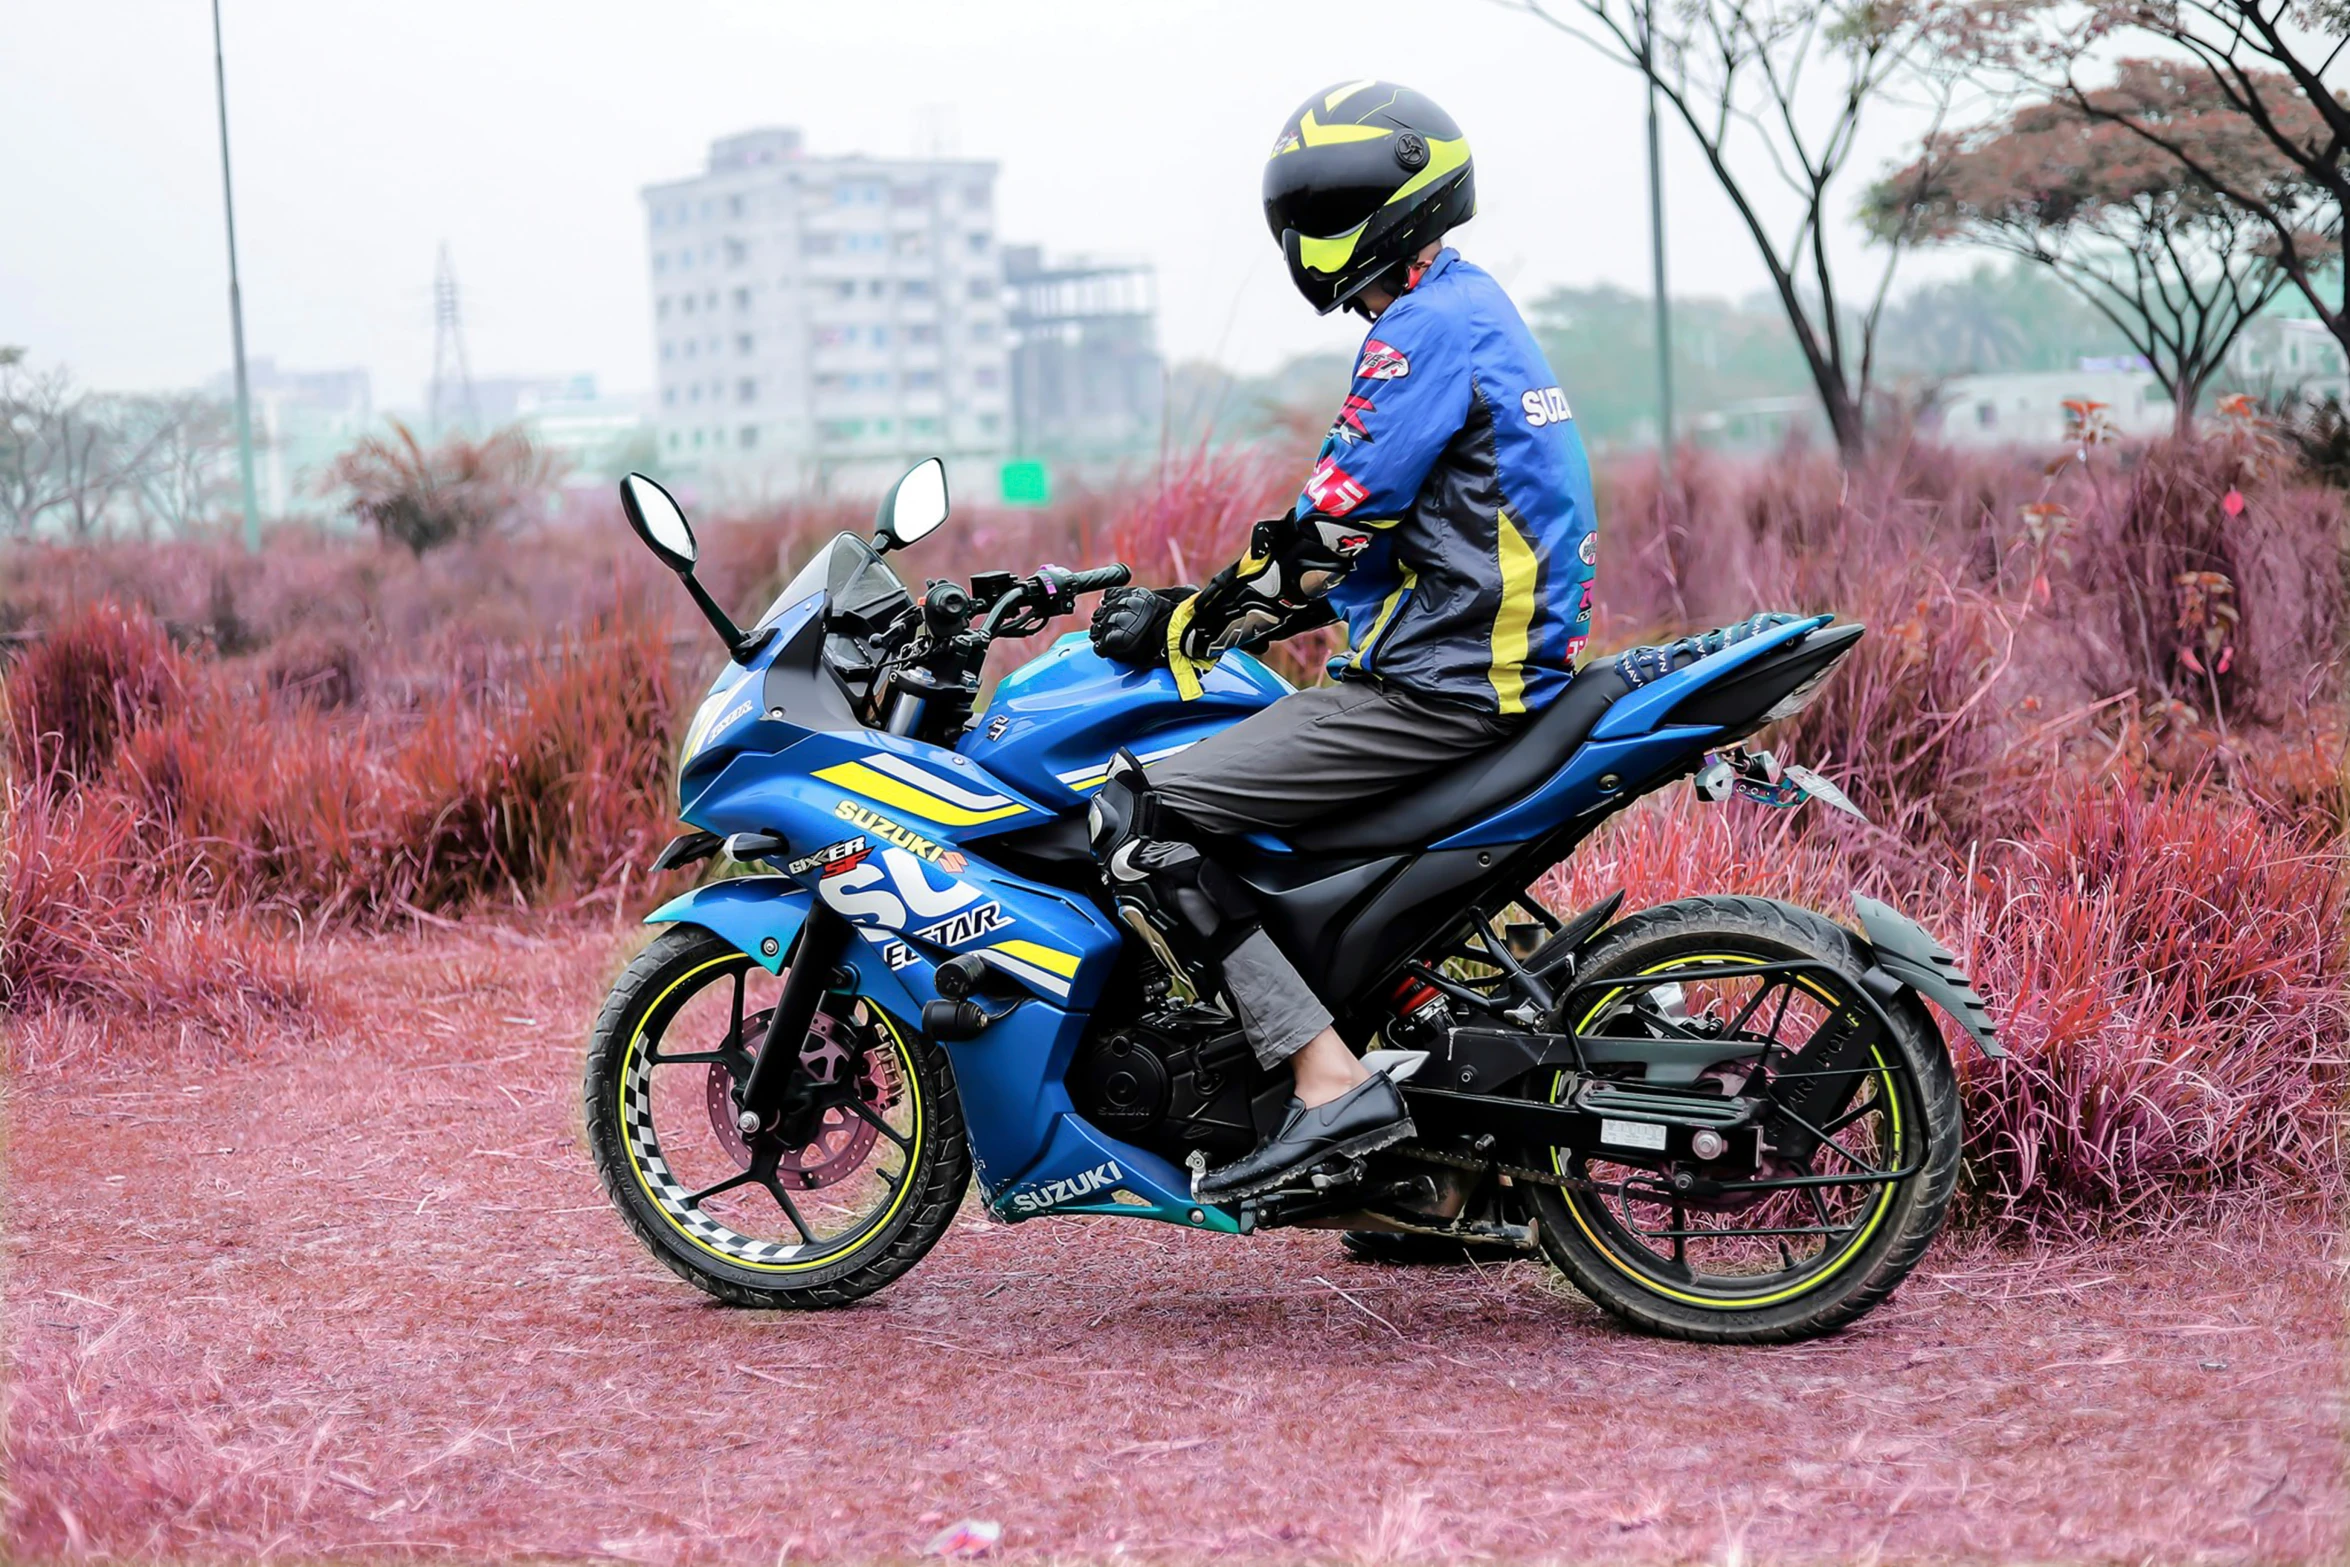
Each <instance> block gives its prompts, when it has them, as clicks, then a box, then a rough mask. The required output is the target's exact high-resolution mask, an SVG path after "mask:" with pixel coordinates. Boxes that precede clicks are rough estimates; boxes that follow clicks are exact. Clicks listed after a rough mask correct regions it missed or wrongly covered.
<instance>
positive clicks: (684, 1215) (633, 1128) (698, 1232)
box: [620, 1041, 808, 1267]
mask: <svg viewBox="0 0 2350 1567" xmlns="http://www.w3.org/2000/svg"><path fill="white" fill-rule="evenodd" d="M652 1076H653V1062H652V1060H651V1057H650V1053H649V1052H648V1051H646V1050H645V1049H643V1048H642V1042H641V1041H640V1047H639V1048H638V1049H637V1050H636V1051H635V1052H634V1053H633V1055H632V1056H631V1058H630V1060H629V1065H628V1075H627V1078H626V1080H625V1082H624V1084H623V1086H622V1089H621V1097H620V1113H621V1120H622V1122H623V1123H624V1125H625V1126H626V1128H627V1132H628V1148H629V1152H630V1153H631V1154H633V1155H635V1158H636V1167H637V1172H638V1176H639V1178H640V1179H641V1180H642V1182H643V1184H644V1187H645V1190H646V1191H648V1192H650V1193H651V1194H652V1197H653V1200H654V1201H655V1202H657V1203H659V1204H660V1205H661V1208H662V1210H663V1211H664V1212H666V1213H667V1214H668V1215H669V1216H670V1217H671V1218H672V1219H674V1220H676V1221H677V1223H678V1224H679V1225H680V1226H681V1227H682V1228H684V1229H686V1230H689V1231H691V1232H692V1233H693V1235H694V1236H695V1237H696V1238H697V1239H698V1240H700V1241H701V1242H702V1244H704V1245H705V1246H708V1247H709V1248H710V1249H711V1250H713V1251H716V1252H719V1253H721V1254H722V1255H725V1256H728V1257H732V1258H733V1259H735V1260H736V1261H737V1262H742V1263H747V1264H748V1265H750V1266H752V1267H759V1266H761V1265H763V1264H768V1263H777V1262H787V1261H789V1260H791V1259H792V1258H794V1257H797V1256H799V1255H800V1253H802V1252H804V1251H806V1250H808V1247H807V1246H806V1244H805V1243H803V1242H800V1241H793V1242H791V1243H789V1244H788V1245H787V1244H785V1243H783V1242H781V1241H763V1240H757V1239H754V1238H753V1237H751V1236H748V1235H744V1234H742V1233H740V1232H738V1231H736V1230H732V1229H729V1228H727V1227H726V1226H725V1225H723V1224H720V1223H719V1222H718V1221H717V1220H716V1219H713V1218H711V1217H710V1216H709V1215H708V1214H706V1213H704V1212H703V1211H702V1210H701V1209H699V1208H697V1207H695V1206H693V1204H691V1203H689V1202H687V1201H686V1198H688V1197H690V1196H692V1195H693V1193H692V1190H691V1189H690V1188H688V1187H686V1186H684V1185H681V1184H680V1183H679V1181H678V1179H677V1177H676V1176H675V1175H672V1174H671V1173H670V1170H669V1164H668V1161H667V1160H665V1159H663V1158H662V1157H661V1139H660V1137H659V1136H658V1135H657V1134H656V1133H655V1132H654V1131H653V1094H652Z"/></svg>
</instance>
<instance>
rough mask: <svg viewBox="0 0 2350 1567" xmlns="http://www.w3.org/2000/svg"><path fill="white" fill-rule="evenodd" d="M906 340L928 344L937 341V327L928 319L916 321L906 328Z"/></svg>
mask: <svg viewBox="0 0 2350 1567" xmlns="http://www.w3.org/2000/svg"><path fill="white" fill-rule="evenodd" d="M906 341H907V342H909V343H915V344H929V343H935V342H937V341H938V328H937V327H936V326H934V325H933V324H931V323H930V322H928V321H916V322H914V323H913V324H912V325H910V326H908V327H907V328H906Z"/></svg>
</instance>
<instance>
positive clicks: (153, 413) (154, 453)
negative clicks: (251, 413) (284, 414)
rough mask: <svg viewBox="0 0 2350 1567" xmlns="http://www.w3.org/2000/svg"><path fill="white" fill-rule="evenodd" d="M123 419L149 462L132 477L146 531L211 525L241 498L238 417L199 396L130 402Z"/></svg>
mask: <svg viewBox="0 0 2350 1567" xmlns="http://www.w3.org/2000/svg"><path fill="white" fill-rule="evenodd" d="M122 418H123V422H124V424H125V425H126V426H127V427H128V429H129V431H130V434H131V438H132V439H133V440H134V441H138V442H141V443H144V444H146V445H147V448H148V452H147V460H146V462H145V463H144V464H142V465H141V466H140V468H139V469H138V471H137V472H136V473H134V474H133V475H132V476H131V479H132V484H133V490H132V494H131V500H132V504H133V506H134V508H135V509H136V512H137V515H138V519H139V523H140V526H141V528H142V529H143V530H144V531H146V532H147V533H148V534H149V535H150V536H152V535H153V534H155V533H157V532H162V533H171V534H184V533H187V532H190V531H192V530H194V529H195V528H198V527H200V526H202V525H203V524H205V523H207V522H210V521H212V520H213V519H214V518H215V517H216V516H218V515H219V514H220V513H221V511H222V510H223V509H224V508H225V507H226V506H227V505H228V504H229V503H230V502H232V501H233V500H234V499H235V497H236V473H235V470H234V468H233V466H232V464H233V462H234V458H235V454H236V447H237V432H236V423H235V419H236V415H235V413H234V411H233V410H232V409H231V407H230V406H229V404H227V403H225V402H222V401H221V400H220V399H219V398H216V397H206V396H204V395H202V394H201V393H196V392H178V393H168V394H165V395H162V396H157V397H140V398H126V399H124V400H123V405H122Z"/></svg>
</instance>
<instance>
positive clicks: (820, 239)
mask: <svg viewBox="0 0 2350 1567" xmlns="http://www.w3.org/2000/svg"><path fill="white" fill-rule="evenodd" d="M838 249H840V236H839V235H838V234H824V233H818V232H815V231H810V232H808V233H806V234H802V235H801V236H800V254H801V255H803V256H829V255H831V254H832V253H833V252H834V251H836V250H838Z"/></svg>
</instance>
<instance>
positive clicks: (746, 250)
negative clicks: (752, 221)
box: [726, 239, 751, 267]
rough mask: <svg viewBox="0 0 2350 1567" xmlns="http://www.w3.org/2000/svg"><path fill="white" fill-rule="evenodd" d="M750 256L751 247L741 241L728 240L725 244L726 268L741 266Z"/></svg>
mask: <svg viewBox="0 0 2350 1567" xmlns="http://www.w3.org/2000/svg"><path fill="white" fill-rule="evenodd" d="M750 254H751V247H750V246H748V245H746V244H744V243H743V242H742V241H741V240H739V239H730V240H728V241H727V242H726V264H727V265H728V266H730V267H739V266H741V265H742V264H743V262H744V261H746V260H747V259H749V257H750Z"/></svg>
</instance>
